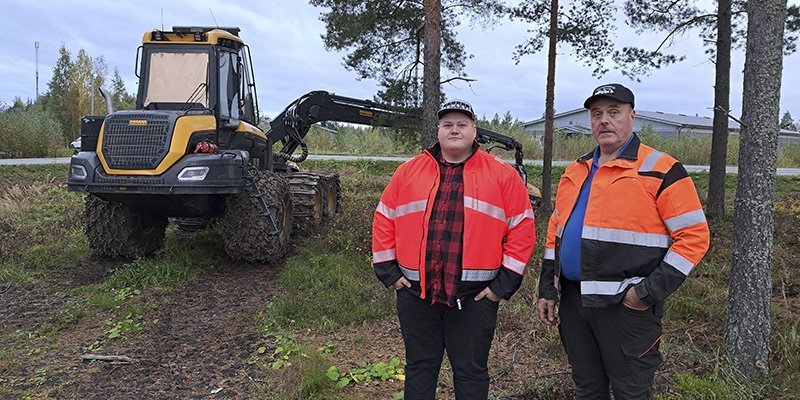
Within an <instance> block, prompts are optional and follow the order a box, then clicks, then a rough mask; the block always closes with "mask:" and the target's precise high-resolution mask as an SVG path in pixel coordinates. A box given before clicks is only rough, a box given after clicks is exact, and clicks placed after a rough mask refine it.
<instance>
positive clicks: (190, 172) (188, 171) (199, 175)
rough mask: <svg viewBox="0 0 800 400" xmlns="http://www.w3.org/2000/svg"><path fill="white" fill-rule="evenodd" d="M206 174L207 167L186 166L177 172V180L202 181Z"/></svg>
mask: <svg viewBox="0 0 800 400" xmlns="http://www.w3.org/2000/svg"><path fill="white" fill-rule="evenodd" d="M206 175H208V167H186V168H184V169H183V171H181V173H180V174H178V180H179V181H202V180H203V179H206Z"/></svg>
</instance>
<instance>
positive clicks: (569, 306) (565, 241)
mask: <svg viewBox="0 0 800 400" xmlns="http://www.w3.org/2000/svg"><path fill="white" fill-rule="evenodd" d="M583 106H584V107H585V108H586V109H588V110H589V118H590V119H591V124H592V136H593V137H594V139H595V140H596V141H597V147H596V148H595V149H594V150H593V151H591V152H589V153H588V154H585V155H583V156H581V158H579V159H578V160H577V161H576V162H574V163H572V164H571V165H570V166H568V167H567V169H566V171H564V175H562V177H561V181H560V182H559V184H558V191H557V193H556V203H555V211H554V212H553V215H552V216H551V217H550V222H549V227H548V230H547V241H546V243H545V254H544V261H543V262H542V275H541V279H540V281H539V297H540V298H539V301H538V303H537V309H538V313H539V319H540V320H541V321H542V322H544V323H545V324H547V325H555V324H557V323H558V321H557V318H556V315H555V305H556V302H557V301H558V300H559V295H560V301H561V305H560V308H559V316H560V324H559V332H560V334H561V341H562V343H563V345H564V349H565V350H566V352H567V357H568V358H569V363H570V365H571V367H572V379H573V380H574V381H575V387H576V392H577V398H578V399H608V398H609V387H610V389H611V392H613V393H614V398H616V399H618V400H620V399H650V398H652V384H653V376H654V374H655V371H656V368H657V367H658V366H659V365H660V364H661V355H660V353H659V352H658V345H659V342H660V340H661V317H662V316H663V311H664V300H665V299H666V298H667V296H669V295H670V294H671V293H672V292H674V291H675V290H676V289H677V288H678V287H679V286H680V285H681V284H682V283H683V281H684V279H686V276H687V275H689V272H691V270H692V268H694V266H696V265H697V263H698V262H700V259H701V258H703V255H705V253H706V250H707V249H708V243H709V231H708V224H707V223H706V219H705V215H704V214H703V208H702V206H701V204H700V199H699V198H698V197H697V191H696V190H695V187H694V183H693V182H692V179H691V178H690V177H689V175H688V174H687V173H686V170H685V169H684V168H683V165H681V163H680V162H678V161H677V160H675V159H674V158H672V157H671V156H670V155H668V154H665V153H662V152H660V151H657V150H655V149H653V148H651V147H648V146H646V145H644V144H642V143H641V142H640V141H639V138H638V137H637V136H636V134H634V133H633V122H634V120H635V118H636V112H635V111H634V110H633V106H634V97H633V93H632V92H631V91H630V90H629V89H628V88H626V87H624V86H622V85H619V84H610V85H603V86H600V87H598V88H597V89H595V90H594V92H593V93H592V96H590V97H589V98H588V99H587V100H586V102H585V103H584V104H583ZM559 289H560V293H559Z"/></svg>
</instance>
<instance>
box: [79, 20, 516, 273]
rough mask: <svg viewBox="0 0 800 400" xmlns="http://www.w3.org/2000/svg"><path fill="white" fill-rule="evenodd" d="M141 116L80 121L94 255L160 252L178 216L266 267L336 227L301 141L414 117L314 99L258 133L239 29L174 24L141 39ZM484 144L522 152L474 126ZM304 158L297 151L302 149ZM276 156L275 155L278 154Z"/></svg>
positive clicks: (320, 176) (327, 190) (324, 178)
mask: <svg viewBox="0 0 800 400" xmlns="http://www.w3.org/2000/svg"><path fill="white" fill-rule="evenodd" d="M137 77H139V90H138V93H137V97H136V109H135V110H126V111H116V112H114V111H113V104H111V100H110V96H106V102H107V108H108V111H109V113H108V115H106V116H104V117H97V116H87V117H84V118H83V119H82V121H81V151H80V152H79V153H78V154H76V155H74V156H73V157H72V159H71V165H70V172H69V177H68V180H67V187H68V190H70V191H73V192H82V193H86V194H87V196H86V208H85V210H84V215H83V226H84V233H85V234H86V237H87V240H88V242H89V245H90V247H91V249H92V252H93V253H94V254H95V255H98V256H103V257H124V258H135V257H139V256H143V255H147V254H150V253H152V252H154V251H156V250H157V249H159V248H160V247H161V245H162V244H163V241H164V232H165V228H166V226H167V224H168V222H169V220H170V219H171V220H172V221H173V222H175V223H176V224H177V225H178V227H179V228H182V229H190V230H193V229H201V228H203V227H205V226H207V225H208V224H209V223H210V222H211V221H213V220H215V219H217V220H221V224H222V230H223V242H224V247H225V252H226V254H227V255H228V257H230V258H232V259H236V260H245V261H250V262H271V261H274V260H276V259H279V258H280V257H282V256H283V255H284V254H285V252H286V250H287V248H288V245H289V241H290V238H291V233H292V228H293V226H296V225H298V224H314V223H319V222H322V221H325V220H328V219H330V218H332V217H333V216H334V215H335V214H336V212H337V210H338V208H339V201H340V187H339V177H338V176H337V175H336V174H333V173H309V172H300V171H299V168H298V167H297V164H299V163H300V162H302V161H303V160H305V159H306V157H307V156H308V147H307V146H306V145H305V143H304V141H303V140H304V137H305V136H306V134H307V133H308V131H309V128H310V127H311V126H312V125H313V124H315V123H317V122H322V121H338V122H347V123H356V124H366V125H373V126H386V127H398V128H403V127H405V128H412V127H416V126H418V125H419V118H418V117H417V116H414V115H412V114H410V113H408V112H407V111H405V110H403V109H400V108H396V107H392V106H388V105H384V104H379V103H375V102H372V101H369V100H359V99H353V98H348V97H343V96H337V95H334V94H331V93H328V92H324V91H315V92H310V93H308V94H306V95H304V96H301V97H300V98H298V99H297V100H295V101H293V102H292V103H291V104H290V105H289V106H287V107H286V109H285V110H283V112H281V113H280V114H279V115H278V116H277V117H275V118H274V119H272V120H271V121H270V123H269V129H268V130H267V131H266V132H264V130H262V129H260V128H259V127H258V124H259V113H258V103H257V100H256V99H257V96H256V84H255V76H254V74H253V66H252V61H251V58H250V51H249V47H248V46H247V45H246V44H245V43H244V42H243V41H242V40H241V38H240V37H239V29H238V28H217V27H214V28H209V27H173V28H172V31H160V30H154V31H150V32H147V33H145V35H144V38H143V40H142V46H141V47H140V48H139V51H138V53H137ZM478 140H479V141H480V142H482V143H493V144H495V145H497V146H499V147H502V148H504V149H506V150H514V151H515V153H516V154H515V158H516V167H517V169H518V171H520V173H521V176H522V178H523V179H525V173H524V169H523V168H522V146H521V145H520V144H519V143H518V142H517V141H515V140H514V139H512V138H510V137H507V136H504V135H500V134H498V133H495V132H491V131H488V130H485V129H481V128H479V131H478ZM298 147H299V148H300V150H301V154H294V152H295V150H297V149H298ZM274 148H280V150H275V149H274Z"/></svg>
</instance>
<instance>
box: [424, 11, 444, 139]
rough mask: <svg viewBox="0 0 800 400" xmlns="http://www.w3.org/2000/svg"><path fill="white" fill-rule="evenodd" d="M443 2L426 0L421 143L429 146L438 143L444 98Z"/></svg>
mask: <svg viewBox="0 0 800 400" xmlns="http://www.w3.org/2000/svg"><path fill="white" fill-rule="evenodd" d="M441 46H442V2H441V0H425V48H424V49H423V56H424V60H425V67H424V69H423V71H424V76H423V78H422V132H421V135H422V137H421V143H422V146H423V148H427V147H429V146H431V145H433V144H434V143H436V132H437V127H436V125H437V124H438V122H439V118H438V117H437V115H436V113H437V112H438V111H439V106H440V102H441V98H442V88H441V84H440V81H441V59H442V49H441Z"/></svg>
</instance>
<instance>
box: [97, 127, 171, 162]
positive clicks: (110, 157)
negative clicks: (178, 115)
mask: <svg viewBox="0 0 800 400" xmlns="http://www.w3.org/2000/svg"><path fill="white" fill-rule="evenodd" d="M171 119H172V118H170V115H168V114H158V113H121V114H116V115H111V116H109V117H108V118H106V120H105V128H104V131H103V156H104V157H105V159H106V162H107V163H108V166H109V167H110V168H113V169H127V170H140V169H155V168H156V167H157V166H158V163H160V162H161V160H162V159H163V158H164V156H165V155H166V154H167V152H168V151H169V145H170V139H171V136H172V135H171V133H172V122H171V121H170V120H171Z"/></svg>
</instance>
